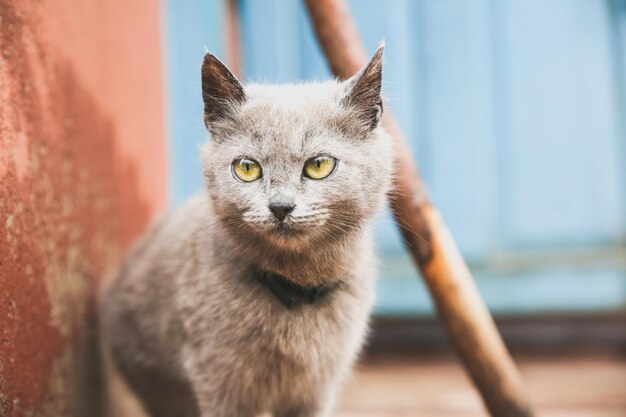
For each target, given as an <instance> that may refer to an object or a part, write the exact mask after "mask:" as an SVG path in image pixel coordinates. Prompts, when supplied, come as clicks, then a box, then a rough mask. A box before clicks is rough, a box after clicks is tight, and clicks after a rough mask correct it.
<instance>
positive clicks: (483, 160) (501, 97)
mask: <svg viewBox="0 0 626 417" xmlns="http://www.w3.org/2000/svg"><path fill="white" fill-rule="evenodd" d="M239 6H240V23H241V28H242V43H243V45H242V50H243V61H244V73H245V77H244V78H245V79H247V80H254V81H257V82H259V81H265V82H285V81H302V80H311V79H320V78H327V77H329V72H328V70H327V68H326V65H325V61H324V59H323V57H322V55H321V53H320V50H319V48H318V46H317V44H316V42H315V39H314V36H313V32H312V30H311V27H310V25H309V22H308V20H307V16H306V13H305V10H304V8H303V6H302V4H301V2H299V1H294V0H264V1H256V0H240V1H239ZM350 6H351V10H352V12H353V15H354V17H355V19H356V22H357V24H358V27H359V30H360V31H361V33H362V35H363V38H364V40H365V44H366V46H367V47H368V49H369V50H370V51H371V52H373V50H374V49H375V46H376V45H377V43H378V42H379V41H380V40H381V39H383V38H384V39H385V40H386V44H387V48H386V56H385V86H384V90H385V94H386V96H387V98H388V100H389V105H388V107H389V108H391V109H392V111H393V112H394V114H395V115H396V117H397V118H398V120H399V122H400V126H401V127H402V129H403V131H404V133H405V134H406V137H407V139H408V140H409V142H410V146H411V150H412V152H413V156H414V157H415V159H416V160H417V162H418V163H419V165H420V168H421V171H422V174H423V176H424V177H425V179H426V181H427V183H428V184H429V186H430V188H431V191H432V196H433V199H434V200H435V202H436V204H437V205H438V206H439V208H440V209H441V211H442V213H443V215H444V218H445V219H446V221H447V223H448V224H449V226H450V228H451V230H452V233H453V234H454V236H455V237H456V239H457V241H458V243H459V245H460V247H461V249H462V251H463V253H464V254H465V256H466V257H467V259H468V261H469V262H470V266H471V268H472V270H473V272H474V274H475V276H476V278H477V281H478V284H479V287H480V290H481V292H482V293H483V295H484V296H485V298H486V300H487V302H488V304H489V306H490V307H491V308H492V309H493V310H495V311H496V312H500V313H507V314H515V313H538V312H564V311H605V310H615V309H624V308H626V122H625V119H626V104H625V103H626V1H625V0H595V1H588V0H551V1H549V2H546V1H542V0H413V1H412V0H394V1H387V2H380V1H376V0H358V1H356V0H355V1H351V2H350ZM166 10H167V13H166V28H165V29H166V31H165V33H166V39H167V48H168V55H167V56H168V63H167V68H169V69H170V72H169V78H168V91H169V92H170V97H171V98H172V100H171V101H170V106H171V107H170V116H171V118H170V134H171V142H170V143H171V150H172V195H173V201H174V202H175V203H177V202H179V201H181V199H183V198H184V197H185V196H187V195H189V193H190V192H192V191H193V190H196V189H198V188H199V187H200V184H201V176H200V175H199V170H198V168H197V159H198V156H197V155H198V154H197V144H198V143H199V142H201V141H202V140H203V138H204V137H205V136H204V135H205V134H204V131H203V126H202V114H201V111H202V110H201V109H202V103H201V100H200V90H199V88H200V87H199V75H198V74H199V68H200V62H201V59H202V54H203V48H202V47H201V45H203V44H204V45H207V46H208V47H209V48H210V49H211V50H213V51H216V52H217V54H218V55H219V54H220V53H222V54H223V45H224V40H223V34H224V32H223V29H224V28H223V19H222V16H223V10H222V6H221V2H219V1H212V2H211V1H196V2H191V1H182V2H180V1H174V0H169V2H168V3H167V8H166ZM377 239H378V242H379V246H380V248H381V251H382V252H383V261H384V267H383V270H382V276H383V278H382V280H381V281H380V285H379V288H380V291H379V307H378V309H379V312H383V313H387V314H414V313H419V314H421V313H429V312H430V311H431V306H430V304H429V301H428V297H427V293H426V292H425V290H424V288H423V285H422V284H421V283H420V281H419V279H418V278H417V277H416V273H415V271H414V269H413V267H412V266H411V264H410V262H409V260H408V259H407V257H406V254H405V253H404V251H403V247H402V244H401V240H400V239H399V237H398V234H397V231H396V228H395V225H394V224H393V221H392V219H391V216H389V215H388V214H386V215H384V216H382V217H381V219H380V220H379V222H378V224H377Z"/></svg>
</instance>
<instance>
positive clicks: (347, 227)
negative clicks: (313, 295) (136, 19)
mask: <svg viewBox="0 0 626 417" xmlns="http://www.w3.org/2000/svg"><path fill="white" fill-rule="evenodd" d="M382 57H383V47H382V46H381V47H379V49H378V50H377V51H376V53H375V55H374V56H373V58H372V60H371V61H370V62H369V63H368V64H367V65H366V66H365V67H364V68H363V69H362V70H361V71H360V72H359V73H357V74H356V75H355V76H354V77H352V78H350V79H348V80H345V81H329V82H324V83H306V84H297V85H257V84H251V85H247V86H245V87H244V86H242V85H241V84H240V83H239V81H238V80H237V79H236V78H235V76H234V75H233V74H232V73H231V72H230V71H229V70H228V69H227V68H226V67H225V66H224V64H222V63H221V62H220V61H219V60H218V59H217V58H216V57H215V56H213V55H211V54H207V55H206V56H205V58H204V64H203V66H202V93H203V99H204V104H205V107H204V109H205V113H204V118H205V124H206V126H207V128H208V130H209V131H210V132H211V134H212V140H211V141H209V142H208V143H207V145H206V146H205V148H204V150H203V168H204V174H205V177H206V180H207V186H208V193H209V195H210V198H211V201H212V204H213V208H214V211H215V212H216V214H217V216H218V218H219V220H220V222H221V224H222V225H223V226H224V227H225V229H226V230H228V231H229V233H230V234H231V235H232V236H233V237H234V238H235V239H236V240H237V242H239V243H241V244H244V245H245V244H255V243H256V244H259V245H266V246H267V247H268V248H270V247H282V248H285V249H287V250H289V249H291V250H295V251H301V250H305V249H306V248H309V247H313V248H314V247H316V246H318V247H319V245H324V244H326V243H332V242H333V241H338V240H341V239H342V237H345V236H350V235H353V234H355V233H358V232H359V230H360V229H361V227H362V226H363V224H364V223H365V222H366V221H367V220H369V219H370V218H371V217H372V216H373V215H374V214H375V213H376V212H377V211H378V210H379V209H380V206H381V204H382V202H383V201H384V196H385V194H386V192H387V190H388V187H389V183H390V177H391V170H392V151H391V143H390V140H389V137H388V136H387V134H386V133H385V132H384V131H383V130H382V128H380V127H379V121H380V117H381V114H382V111H383V104H382V99H381V77H382Z"/></svg>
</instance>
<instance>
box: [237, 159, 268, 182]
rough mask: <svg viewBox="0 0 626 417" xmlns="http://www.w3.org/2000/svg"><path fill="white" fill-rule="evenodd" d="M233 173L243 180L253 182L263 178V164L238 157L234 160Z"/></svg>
mask: <svg viewBox="0 0 626 417" xmlns="http://www.w3.org/2000/svg"><path fill="white" fill-rule="evenodd" d="M233 173H234V174H235V176H236V177H237V178H239V179H240V180H241V181H245V182H252V181H255V180H258V179H259V178H261V175H262V174H263V173H262V171H261V165H259V163H258V162H257V161H253V160H252V159H248V158H238V159H235V160H234V161H233Z"/></svg>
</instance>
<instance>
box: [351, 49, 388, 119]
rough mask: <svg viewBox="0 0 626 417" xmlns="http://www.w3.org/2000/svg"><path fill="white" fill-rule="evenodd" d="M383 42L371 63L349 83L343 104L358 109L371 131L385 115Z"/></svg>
mask: <svg viewBox="0 0 626 417" xmlns="http://www.w3.org/2000/svg"><path fill="white" fill-rule="evenodd" d="M384 50H385V44H384V43H383V42H381V44H380V46H379V47H378V49H376V52H375V53H374V56H373V57H372V59H371V60H370V62H369V63H368V64H367V65H366V66H365V67H363V68H362V69H361V70H360V71H359V72H358V73H356V75H354V76H353V77H352V78H350V79H349V80H348V81H347V93H346V96H345V97H344V98H343V99H342V101H341V102H342V104H344V105H345V106H347V107H352V108H354V109H356V110H357V111H358V113H359V115H360V117H362V118H363V121H364V122H365V123H367V126H368V127H369V129H370V130H373V129H375V128H376V126H377V125H378V121H379V120H380V117H381V116H382V114H383V99H382V97H381V86H382V76H383V52H384Z"/></svg>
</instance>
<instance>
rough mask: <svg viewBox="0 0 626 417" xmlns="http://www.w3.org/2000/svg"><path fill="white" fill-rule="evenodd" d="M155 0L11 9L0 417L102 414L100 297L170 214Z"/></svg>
mask: <svg viewBox="0 0 626 417" xmlns="http://www.w3.org/2000/svg"><path fill="white" fill-rule="evenodd" d="M158 6H159V2H158V1H156V0H133V1H127V0H91V1H82V0H40V1H28V0H19V1H14V0H0V416H12V417H13V416H75V415H86V416H96V415H98V411H97V403H98V401H99V400H98V396H97V391H98V367H97V366H96V364H97V351H96V349H95V346H97V342H96V339H95V337H94V336H95V335H96V331H95V315H94V311H95V309H94V307H95V303H94V301H95V296H96V294H97V288H98V285H99V283H101V281H102V279H103V277H104V276H106V275H107V274H109V273H110V272H111V271H112V270H114V269H115V267H116V265H117V264H118V262H119V260H120V257H121V255H122V253H123V250H124V248H126V247H127V245H128V244H129V242H131V241H132V239H133V238H134V237H135V236H136V235H137V234H138V233H139V232H140V231H141V230H142V229H143V228H144V227H145V226H146V224H147V222H148V221H149V219H150V218H151V217H152V215H153V214H154V213H155V212H157V211H159V210H160V209H162V207H163V206H164V204H165V186H164V184H165V167H164V136H163V110H162V108H163V105H162V104H163V103H162V100H163V97H162V88H161V86H162V80H161V78H162V74H161V55H160V39H159V36H160V35H159V26H160V24H159V10H158Z"/></svg>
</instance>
